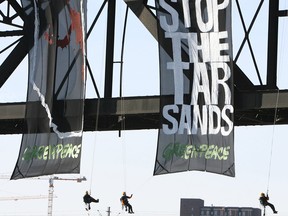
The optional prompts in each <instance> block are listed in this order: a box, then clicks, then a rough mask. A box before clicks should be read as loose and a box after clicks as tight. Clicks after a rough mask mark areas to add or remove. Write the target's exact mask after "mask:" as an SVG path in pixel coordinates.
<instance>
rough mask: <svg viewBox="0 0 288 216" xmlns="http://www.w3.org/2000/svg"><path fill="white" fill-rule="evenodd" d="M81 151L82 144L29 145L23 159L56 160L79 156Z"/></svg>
mask: <svg viewBox="0 0 288 216" xmlns="http://www.w3.org/2000/svg"><path fill="white" fill-rule="evenodd" d="M80 151H81V144H79V145H73V144H65V145H63V144H58V145H48V146H33V147H30V146H29V147H27V148H26V149H25V151H24V153H23V157H22V160H25V161H29V160H32V159H39V160H55V159H65V158H78V156H79V153H80Z"/></svg>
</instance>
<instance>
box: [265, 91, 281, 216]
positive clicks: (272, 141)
mask: <svg viewBox="0 0 288 216" xmlns="http://www.w3.org/2000/svg"><path fill="white" fill-rule="evenodd" d="M278 101H279V89H278V91H277V97H276V104H275V112H274V121H273V129H272V138H271V149H270V161H269V168H268V180H267V193H266V195H267V196H268V192H269V185H270V178H271V165H272V156H273V147H274V134H275V126H276V120H277V110H278ZM264 212H265V208H264Z"/></svg>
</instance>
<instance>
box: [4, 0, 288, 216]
mask: <svg viewBox="0 0 288 216" xmlns="http://www.w3.org/2000/svg"><path fill="white" fill-rule="evenodd" d="M95 2H96V3H95ZM233 3H234V1H233ZM240 3H241V5H243V7H244V8H245V12H244V15H245V19H247V20H251V17H252V14H253V12H254V11H255V9H256V7H257V4H258V1H253V2H252V1H251V0H240ZM88 4H89V7H88V26H89V24H91V22H92V19H93V18H94V16H95V14H96V12H98V9H99V7H100V5H101V4H102V0H101V1H100V0H97V1H95V0H93V1H91V0H90V1H88ZM149 4H151V5H153V1H149ZM267 4H268V2H267V1H265V3H264V11H263V12H262V13H261V14H260V18H259V19H260V21H257V22H256V23H257V27H256V28H255V29H256V30H254V31H253V33H254V36H253V37H252V38H251V41H253V42H254V43H255V50H257V51H256V55H257V58H258V59H257V60H258V62H259V64H260V65H259V67H260V71H261V74H262V76H263V77H264V78H265V68H266V59H265V53H266V50H265V49H264V47H265V46H266V43H267V38H265V28H266V20H267V14H266V10H265V8H266V9H267ZM117 6H118V7H117V8H118V11H117V20H116V24H117V28H116V30H117V32H116V51H115V61H117V60H119V59H120V46H119V44H120V43H121V40H122V26H123V20H124V19H123V14H124V12H125V7H126V5H125V4H124V3H123V2H122V1H118V0H117ZM234 6H235V5H234ZM281 6H282V7H285V6H286V5H283V3H282V4H281ZM243 10H244V9H243ZM233 12H235V10H233ZM105 19H106V14H102V16H101V17H100V19H99V22H98V23H97V24H96V26H95V30H94V31H93V33H92V35H91V38H93V40H91V39H90V40H89V41H88V45H89V46H88V48H89V49H88V58H89V60H90V64H91V66H92V69H93V72H94V73H95V77H96V82H97V84H98V88H99V89H100V92H101V93H103V79H104V75H103V71H104V67H105V64H104V56H105V55H104V53H105V32H106V30H105V26H104V24H103V22H104V21H105ZM248 23H249V22H248ZM286 24H287V23H285V22H282V21H281V25H280V27H281V28H282V34H280V36H279V40H280V42H281V48H280V51H285V49H286V48H287V44H286V43H287V42H286V43H285V41H284V40H283V38H284V37H283V35H285V32H286V31H285V29H286V28H285V27H287V25H286ZM232 27H233V42H234V50H237V48H238V46H239V44H240V42H241V40H242V37H243V32H242V30H241V25H240V23H239V18H238V17H237V15H236V13H235V15H233V26H232ZM0 28H2V26H0ZM260 30H261V31H264V34H260V33H259V31H260ZM259 35H260V36H259ZM263 35H264V36H263ZM263 43H264V44H263ZM244 50H245V52H247V46H246V47H245V49H244ZM124 57H125V59H124V78H123V84H124V86H123V95H124V96H136V95H158V94H159V72H158V71H159V68H158V47H157V43H156V41H155V40H154V39H153V37H152V36H151V35H150V34H149V32H148V31H147V30H146V29H145V28H144V27H143V26H142V25H141V23H140V21H139V20H137V19H136V18H135V16H134V14H133V13H132V12H130V13H129V19H128V27H127V38H126V47H125V56H124ZM93 59H95V61H93ZM286 62H287V60H286V61H285V59H283V58H280V60H279V66H280V70H279V85H281V86H280V88H281V89H283V88H287V84H288V81H287V80H288V79H287V73H286V75H285V73H284V72H282V68H285V64H287V63H286ZM239 64H241V67H242V68H244V71H245V72H246V73H248V74H249V77H250V78H251V79H252V80H253V81H255V83H256V84H257V80H256V75H255V73H254V69H253V67H252V64H251V58H250V57H249V54H248V53H247V54H245V55H243V56H242V57H241V58H240V59H239ZM286 68H287V67H286ZM114 75H115V80H114V81H115V89H114V90H113V96H119V90H118V89H119V83H118V80H119V65H117V64H116V65H115V72H114ZM15 86H17V88H15ZM26 88H27V63H25V62H23V64H21V66H20V67H19V68H17V70H16V72H15V73H14V74H13V75H12V76H11V78H10V79H9V80H8V82H7V83H5V85H4V86H3V87H2V88H1V90H0V102H1V103H3V102H4V103H5V102H8V101H25V98H26ZM102 95H103V94H102ZM87 97H90V98H93V97H96V96H95V92H94V90H93V88H92V85H91V81H90V78H89V76H88V79H87ZM273 131H274V133H273ZM287 131H288V126H287V125H285V126H275V127H273V126H250V127H236V128H235V158H236V161H235V164H236V177H235V178H231V177H227V176H222V175H216V174H211V173H205V172H198V171H190V172H183V173H177V174H168V175H162V176H153V169H154V160H155V154H156V145H157V136H158V131H157V130H141V131H126V132H122V136H121V137H119V136H118V131H115V132H85V133H84V136H83V149H82V150H83V152H82V160H81V176H85V177H86V178H87V181H85V182H82V183H77V182H74V181H60V180H59V181H57V180H55V181H54V194H55V195H56V196H57V198H54V200H53V215H58V216H63V215H87V213H86V211H85V209H84V204H83V201H82V197H83V195H84V193H85V191H86V190H91V192H92V196H94V197H95V198H99V199H100V203H99V204H92V213H91V214H90V215H107V212H106V211H107V208H108V207H111V211H112V213H111V215H119V213H120V215H123V214H124V212H122V211H121V205H120V202H119V198H120V196H121V194H122V192H123V190H126V192H127V193H128V194H131V193H133V194H134V196H133V198H132V199H131V204H132V205H133V208H134V211H135V213H136V214H135V215H139V216H140V215H145V216H146V215H147V216H148V215H149V216H153V215H155V216H157V215H162V216H169V215H173V216H177V215H179V214H180V213H179V212H180V209H179V207H180V199H181V198H200V199H203V200H204V201H205V205H207V206H210V205H214V206H235V207H255V208H260V205H259V201H258V197H259V194H260V193H261V192H266V190H267V187H268V188H269V194H270V198H271V202H272V203H274V204H275V206H276V208H277V210H278V211H279V214H278V215H279V216H287V215H288V210H287V207H286V206H287V203H286V199H287V197H286V194H288V187H287V182H288V174H287V172H286V170H287V169H286V166H285V165H284V164H285V158H286V155H287V153H288V145H287V144H286V142H287ZM20 143H21V135H2V136H0V148H1V151H0V164H1V166H0V174H3V175H2V177H5V175H4V174H7V175H10V174H11V173H12V171H13V169H14V166H15V163H16V160H17V156H18V151H19V148H20ZM270 159H271V169H269V164H270ZM269 172H270V178H269ZM57 176H59V177H63V175H57ZM64 177H65V178H66V177H69V178H78V177H79V175H68V176H67V175H64ZM268 180H269V185H268ZM0 182H1V184H0V198H2V197H15V196H24V197H25V196H31V195H33V196H39V195H48V189H49V188H48V186H49V183H48V177H47V178H44V179H43V180H35V179H34V180H33V179H32V180H31V179H30V180H16V181H15V180H14V181H9V180H8V179H0ZM47 208H48V200H47V199H36V200H18V201H13V200H12V201H11V200H6V201H0V215H7V216H10V215H29V216H31V215H37V216H38V215H39V216H40V215H47ZM266 215H272V212H271V211H270V209H268V210H267V213H266Z"/></svg>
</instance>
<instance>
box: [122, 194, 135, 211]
mask: <svg viewBox="0 0 288 216" xmlns="http://www.w3.org/2000/svg"><path fill="white" fill-rule="evenodd" d="M132 196H133V194H131V196H127V195H126V192H123V196H122V197H121V198H120V201H121V204H122V206H124V207H125V210H126V211H127V208H128V213H129V214H134V212H133V209H132V206H131V204H130V203H129V201H128V199H131V198H132Z"/></svg>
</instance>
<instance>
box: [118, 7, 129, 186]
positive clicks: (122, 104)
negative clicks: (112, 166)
mask: <svg viewBox="0 0 288 216" xmlns="http://www.w3.org/2000/svg"><path fill="white" fill-rule="evenodd" d="M128 9H129V8H128V6H126V11H125V19H124V26H123V35H122V44H121V45H122V47H121V60H120V89H119V94H120V98H121V116H119V119H118V122H120V124H121V127H120V129H119V137H121V131H122V130H125V127H126V126H125V115H124V114H123V113H125V112H124V99H123V95H122V91H123V59H124V45H125V36H126V27H127V18H128ZM122 158H123V181H124V191H126V182H127V166H126V164H127V163H126V145H125V140H124V139H122Z"/></svg>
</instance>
